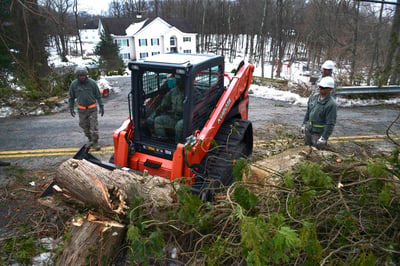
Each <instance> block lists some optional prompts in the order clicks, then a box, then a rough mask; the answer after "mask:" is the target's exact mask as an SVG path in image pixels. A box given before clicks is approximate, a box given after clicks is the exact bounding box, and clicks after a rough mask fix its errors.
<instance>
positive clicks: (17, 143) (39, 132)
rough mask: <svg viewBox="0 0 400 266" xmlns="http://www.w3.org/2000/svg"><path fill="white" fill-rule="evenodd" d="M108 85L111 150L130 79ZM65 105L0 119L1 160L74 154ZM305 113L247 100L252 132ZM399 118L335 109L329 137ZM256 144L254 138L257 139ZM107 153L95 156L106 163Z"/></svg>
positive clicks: (388, 112)
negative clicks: (12, 153)
mask: <svg viewBox="0 0 400 266" xmlns="http://www.w3.org/2000/svg"><path fill="white" fill-rule="evenodd" d="M107 79H108V81H109V82H110V85H111V86H112V87H113V88H114V89H115V90H116V91H118V93H115V94H112V95H110V97H108V98H105V99H104V103H105V115H104V117H100V118H99V129H100V144H101V145H102V146H111V145H112V132H113V130H114V129H116V128H118V127H119V126H120V125H121V123H122V122H123V121H124V120H125V118H127V117H128V100H127V96H128V92H129V89H130V77H129V76H126V77H118V78H107ZM66 106H67V105H65V109H64V111H62V112H60V113H57V114H53V115H46V116H36V117H22V118H18V119H5V118H3V119H0V157H1V152H2V151H9V150H32V149H34V150H37V149H50V148H72V150H74V149H75V148H76V150H77V149H78V148H79V147H82V145H84V144H85V142H86V139H85V137H84V135H83V133H82V130H81V129H80V127H79V126H78V118H77V117H75V118H72V117H71V116H70V114H69V111H68V109H67V108H66ZM305 111H306V108H305V107H300V106H293V105H291V104H289V103H285V102H279V101H272V100H265V99H262V98H257V97H251V99H250V109H249V119H250V120H251V121H252V122H253V128H254V130H255V132H262V131H263V130H268V126H266V125H268V124H271V123H286V124H288V125H290V126H293V127H299V126H300V125H301V122H302V120H303V116H304V113H305ZM399 112H400V108H399V107H395V106H378V107H356V108H339V113H338V122H337V125H336V128H335V131H334V133H333V136H332V137H342V136H368V135H384V134H385V130H386V129H387V127H388V126H389V125H390V123H391V122H392V121H394V120H395V119H396V117H397V116H398V114H399ZM395 130H396V132H397V133H399V132H400V124H399V123H397V124H396V128H395ZM256 139H257V136H256ZM379 145H380V146H382V147H383V148H384V149H387V150H388V149H391V146H390V145H388V143H384V144H379ZM109 156H110V150H109V149H108V150H104V149H103V151H102V152H100V153H99V157H100V158H102V159H104V160H106V159H107V158H108V157H109ZM66 158H70V155H69V154H68V155H67V156H57V157H51V156H49V157H25V158H7V159H5V158H3V159H1V158H0V160H3V161H5V160H6V161H9V162H11V163H13V164H16V165H19V166H22V167H24V168H28V169H41V168H43V169H48V168H52V167H56V166H57V165H58V164H59V163H60V162H62V161H63V160H65V159H66Z"/></svg>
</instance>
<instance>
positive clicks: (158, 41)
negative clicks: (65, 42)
mask: <svg viewBox="0 0 400 266" xmlns="http://www.w3.org/2000/svg"><path fill="white" fill-rule="evenodd" d="M104 30H107V31H109V32H110V33H111V36H112V37H113V40H114V42H115V43H117V44H118V46H119V48H120V55H121V58H122V59H123V60H124V61H125V62H128V61H130V60H140V59H143V58H145V57H147V56H151V55H155V54H160V53H161V54H162V53H168V52H179V53H196V36H197V34H196V33H194V32H193V30H192V28H191V27H190V26H189V24H188V23H187V21H185V20H184V19H162V18H160V17H156V18H145V19H141V18H136V19H130V18H102V19H100V20H99V23H98V28H97V37H98V39H96V37H93V36H90V35H88V34H89V33H93V32H90V31H88V30H87V29H85V31H83V29H82V30H80V34H81V39H82V41H85V40H97V43H98V42H99V41H100V37H99V36H100V33H101V32H102V31H104Z"/></svg>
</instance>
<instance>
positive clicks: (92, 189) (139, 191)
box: [55, 159, 178, 214]
mask: <svg viewBox="0 0 400 266" xmlns="http://www.w3.org/2000/svg"><path fill="white" fill-rule="evenodd" d="M55 182H56V184H57V185H58V186H60V187H61V188H62V189H66V190H67V191H68V192H69V193H70V194H71V196H72V197H75V198H77V199H78V200H80V201H82V202H84V203H85V204H87V205H89V206H91V207H94V208H96V209H97V210H98V211H100V210H102V211H104V212H105V213H109V214H123V213H125V211H126V209H127V208H128V207H127V205H129V195H132V194H133V193H135V194H136V195H137V196H139V197H141V198H144V199H145V200H146V201H147V202H149V203H152V204H153V206H155V207H158V206H164V207H165V206H169V205H170V204H172V203H173V202H174V201H175V200H176V193H175V191H176V186H178V184H174V183H172V182H170V180H168V179H165V178H163V177H159V176H151V175H146V174H144V175H139V174H135V173H133V172H128V171H124V170H118V169H116V170H113V171H110V170H108V169H105V168H102V167H100V166H98V165H95V164H92V163H90V162H88V161H86V160H76V159H69V160H67V161H65V162H64V163H62V164H61V165H60V166H59V168H58V169H57V176H56V179H55Z"/></svg>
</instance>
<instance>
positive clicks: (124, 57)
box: [121, 53, 131, 60]
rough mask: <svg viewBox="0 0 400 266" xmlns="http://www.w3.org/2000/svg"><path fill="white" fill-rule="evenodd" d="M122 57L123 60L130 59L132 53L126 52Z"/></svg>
mask: <svg viewBox="0 0 400 266" xmlns="http://www.w3.org/2000/svg"><path fill="white" fill-rule="evenodd" d="M121 58H122V59H123V60H126V59H130V58H131V55H130V53H124V54H121Z"/></svg>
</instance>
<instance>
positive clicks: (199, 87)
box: [74, 53, 254, 199]
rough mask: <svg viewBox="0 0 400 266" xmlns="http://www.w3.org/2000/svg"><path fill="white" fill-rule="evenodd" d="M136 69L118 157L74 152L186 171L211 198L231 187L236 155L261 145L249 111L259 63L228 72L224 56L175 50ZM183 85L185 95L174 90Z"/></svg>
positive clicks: (164, 171) (159, 171) (173, 175)
mask: <svg viewBox="0 0 400 266" xmlns="http://www.w3.org/2000/svg"><path fill="white" fill-rule="evenodd" d="M128 67H129V69H130V71H131V79H132V86H131V92H130V94H129V96H128V100H129V117H128V118H127V119H126V120H125V121H124V122H123V124H122V126H121V127H120V128H118V129H116V130H115V131H114V132H113V140H114V155H113V156H112V157H111V159H110V163H106V162H102V161H99V160H98V159H96V158H95V157H94V156H92V155H91V154H90V153H88V149H86V148H85V147H83V148H82V149H81V151H80V152H78V153H77V155H75V157H74V158H76V159H82V158H85V159H87V160H89V161H91V162H94V163H96V164H98V165H101V166H103V167H107V168H111V169H112V168H113V167H118V168H119V167H127V168H130V169H132V170H133V171H139V172H142V173H143V172H145V171H147V172H148V173H149V174H151V175H158V176H162V177H165V178H168V179H170V180H174V179H177V178H181V177H184V178H185V179H186V181H185V182H186V183H188V184H190V185H191V188H192V189H191V190H192V191H193V192H195V193H198V194H199V195H201V197H203V198H205V199H207V198H210V197H212V196H210V195H212V194H213V192H212V191H213V189H216V188H219V187H221V186H226V185H230V184H231V183H232V182H233V174H232V168H233V165H234V162H235V160H237V159H239V158H240V157H247V156H249V155H250V154H251V153H252V150H253V132H252V124H251V122H249V121H248V120H247V115H248V106H249V96H248V90H249V86H250V83H251V80H252V76H253V71H254V66H253V65H250V64H244V63H243V62H242V63H241V64H240V65H239V66H238V69H237V71H236V73H235V74H225V72H224V58H223V56H218V55H197V54H179V53H170V54H159V55H156V56H152V57H148V58H146V59H145V60H144V61H132V62H130V63H129V64H128ZM225 83H229V84H227V85H226V86H225ZM177 86H180V87H181V90H182V91H181V93H183V94H182V95H177V94H176V93H175V94H173V93H171V92H170V91H171V90H174V88H175V89H176V87H177ZM169 92H170V93H169ZM171 95H172V96H171ZM168 97H169V100H170V106H165V100H164V98H168ZM171 97H172V98H171ZM171 102H172V103H171Z"/></svg>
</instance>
